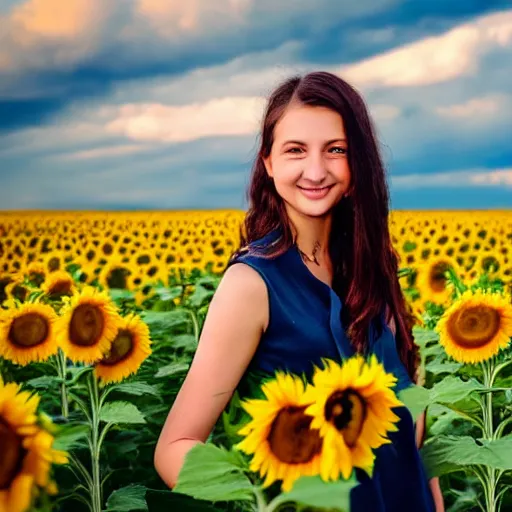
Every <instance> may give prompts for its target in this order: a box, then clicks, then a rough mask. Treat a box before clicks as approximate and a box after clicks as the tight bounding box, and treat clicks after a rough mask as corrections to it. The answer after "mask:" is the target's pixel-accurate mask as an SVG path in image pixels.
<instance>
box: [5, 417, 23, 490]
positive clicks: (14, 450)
mask: <svg viewBox="0 0 512 512" xmlns="http://www.w3.org/2000/svg"><path fill="white" fill-rule="evenodd" d="M0 453H2V464H0V491H3V490H5V489H8V488H9V486H10V485H11V483H12V481H13V480H14V478H15V477H16V475H17V474H18V472H19V470H20V469H21V464H22V462H23V456H24V450H23V447H22V443H21V438H20V437H19V436H18V435H16V433H15V432H13V431H12V430H11V429H10V428H9V426H8V425H6V424H5V423H4V422H3V421H2V420H1V419H0Z"/></svg>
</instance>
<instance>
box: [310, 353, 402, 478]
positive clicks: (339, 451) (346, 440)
mask: <svg viewBox="0 0 512 512" xmlns="http://www.w3.org/2000/svg"><path fill="white" fill-rule="evenodd" d="M396 380H397V379H396V377H394V376H393V375H392V374H391V373H386V371H385V370H384V367H383V366H382V364H381V363H379V362H378V360H377V357H376V356H375V355H372V357H371V358H370V360H369V361H368V362H365V360H364V358H363V357H362V356H360V355H357V356H354V357H352V358H350V359H347V360H346V361H345V362H344V363H343V365H342V366H340V365H338V364H336V363H335V362H333V361H329V360H326V361H325V368H324V369H320V368H316V369H315V373H314V375H313V385H312V386H311V385H310V386H308V388H307V390H306V397H305V398H306V400H307V401H309V402H310V403H311V404H312V405H310V406H309V407H308V408H307V409H306V414H311V415H312V416H313V421H312V422H311V428H314V429H318V430H319V432H320V436H321V437H322V438H323V439H324V443H325V448H324V450H325V453H326V454H328V455H329V457H330V458H329V462H328V463H327V464H325V465H324V466H323V470H324V471H322V473H321V476H322V478H323V479H324V480H327V479H333V480H336V479H337V478H338V477H339V474H340V473H341V475H342V476H343V478H345V479H347V478H349V477H350V474H351V473H352V469H353V467H359V468H362V469H364V470H366V471H367V472H368V473H369V474H370V475H371V474H372V468H373V462H374V459H375V455H374V453H373V451H372V449H374V448H378V447H379V446H381V445H383V444H386V443H390V441H389V439H388V438H387V432H389V431H396V430H397V427H396V426H395V424H394V423H395V422H396V421H397V420H398V419H399V417H398V416H397V415H396V414H395V413H393V411H392V408H393V407H399V406H401V405H402V403H401V402H400V401H399V400H398V399H397V397H396V395H395V393H394V392H393V390H392V387H393V386H394V384H395V383H396Z"/></svg>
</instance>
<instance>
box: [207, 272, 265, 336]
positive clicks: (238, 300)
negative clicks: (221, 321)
mask: <svg viewBox="0 0 512 512" xmlns="http://www.w3.org/2000/svg"><path fill="white" fill-rule="evenodd" d="M217 307H221V308H225V307H229V308H230V309H231V308H234V309H231V311H234V310H236V311H238V312H239V313H240V314H241V315H242V316H241V318H240V319H246V315H245V314H244V313H245V312H247V314H249V313H250V316H251V317H252V318H254V319H256V320H258V319H259V320H260V321H261V325H262V328H263V330H264V329H266V327H267V325H268V319H269V312H268V309H269V307H268V290H267V286H266V284H265V281H264V280H263V278H262V276H261V275H260V274H259V272H258V271H257V270H255V269H254V268H252V267H251V266H250V265H247V264H245V263H241V262H240V263H233V265H231V266H230V267H229V268H228V269H227V270H226V272H225V273H224V275H223V277H222V279H221V281H220V283H219V286H218V287H217V290H216V291H215V294H214V296H213V299H212V301H211V303H210V308H209V309H210V310H213V311H215V309H216V308H217Z"/></svg>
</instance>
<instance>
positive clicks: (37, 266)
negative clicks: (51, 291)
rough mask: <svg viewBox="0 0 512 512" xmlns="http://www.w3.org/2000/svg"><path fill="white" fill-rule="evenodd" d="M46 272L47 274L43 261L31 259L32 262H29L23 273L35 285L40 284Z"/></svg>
mask: <svg viewBox="0 0 512 512" xmlns="http://www.w3.org/2000/svg"><path fill="white" fill-rule="evenodd" d="M46 274H48V271H47V270H46V267H45V265H44V263H42V262H40V261H33V262H32V263H29V264H28V266H27V268H26V270H25V275H26V276H27V278H28V280H29V281H30V282H31V283H32V284H34V285H36V286H41V284H42V283H43V282H44V280H45V279H46Z"/></svg>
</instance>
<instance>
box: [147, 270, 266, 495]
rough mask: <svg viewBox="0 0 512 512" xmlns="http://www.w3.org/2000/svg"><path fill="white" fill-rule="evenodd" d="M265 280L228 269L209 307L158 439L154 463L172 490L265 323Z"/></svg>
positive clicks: (219, 410)
mask: <svg viewBox="0 0 512 512" xmlns="http://www.w3.org/2000/svg"><path fill="white" fill-rule="evenodd" d="M268 317H269V313H268V295H267V288H266V285H265V282H264V281H263V279H262V278H261V277H260V275H259V274H258V273H257V272H256V271H255V270H253V269H252V268H251V267H249V266H247V265H245V264H243V263H236V264H234V265H232V266H231V267H229V268H228V270H227V271H226V272H225V274H224V277H223V278H222V280H221V283H220V284H219V286H218V288H217V290H216V291H215V294H214V296H213V298H212V301H211V303H210V306H209V308H208V314H207V316H206V319H205V323H204V326H203V329H202V331H201V337H200V341H199V344H198V347H197V351H196V353H195V355H194V359H193V361H192V365H191V366H190V369H189V371H188V374H187V377H186V378H185V381H184V382H183V385H182V387H181V389H180V391H179V393H178V396H177V397H176V400H175V402H174V404H173V406H172V408H171V410H170V412H169V415H168V417H167V420H166V422H165V425H164V427H163V429H162V432H161V434H160V438H159V440H158V443H157V446H156V450H155V456H154V463H155V467H156V470H157V471H158V473H159V475H160V477H161V478H162V480H164V482H165V483H166V484H167V485H168V486H169V487H171V488H172V487H174V486H175V485H176V482H177V480H178V474H179V472H180V470H181V467H182V466H183V462H184V460H185V456H186V454H187V453H188V451H189V450H190V449H191V448H192V447H193V446H195V445H196V444H198V443H202V442H205V441H206V439H207V438H208V436H209V434H210V432H211V430H212V429H213V427H214V425H215V423H216V421H217V420H218V418H219V416H220V414H221V413H222V411H223V410H224V408H225V406H226V404H227V402H228V401H229V399H230V398H231V396H232V394H233V391H234V390H235V388H236V386H237V385H238V382H239V381H240V379H241V377H242V375H243V373H244V372H245V370H246V368H247V366H248V364H249V362H250V360H251V358H252V357H253V355H254V352H255V351H256V348H257V346H258V343H259V340H260V338H261V335H262V333H263V331H264V330H265V329H266V327H267V324H268Z"/></svg>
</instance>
